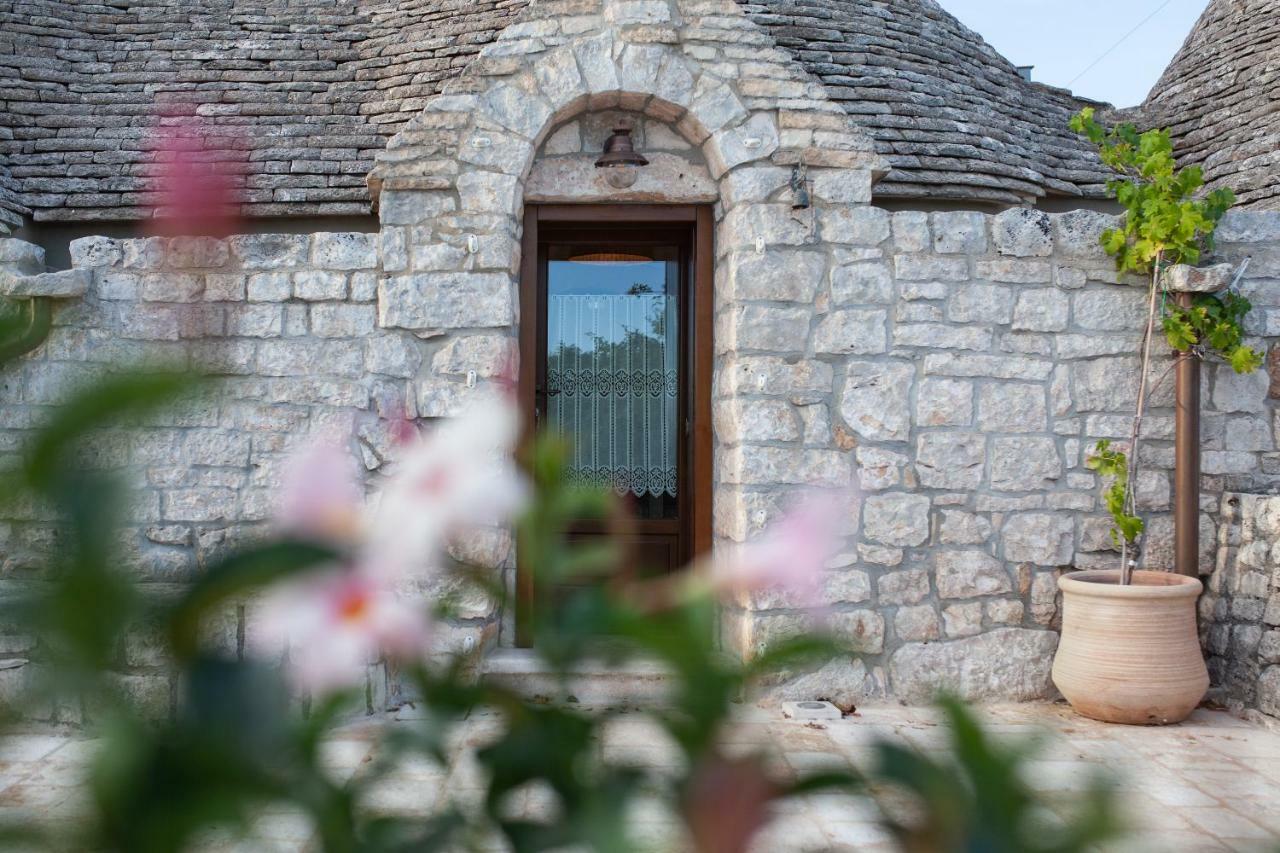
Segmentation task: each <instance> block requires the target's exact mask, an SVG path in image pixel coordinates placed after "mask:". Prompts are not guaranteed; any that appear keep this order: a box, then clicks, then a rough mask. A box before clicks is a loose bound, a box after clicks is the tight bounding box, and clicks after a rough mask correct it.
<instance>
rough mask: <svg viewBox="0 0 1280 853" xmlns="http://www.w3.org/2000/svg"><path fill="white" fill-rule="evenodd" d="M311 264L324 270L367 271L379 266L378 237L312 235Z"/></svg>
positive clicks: (332, 234) (334, 234)
mask: <svg viewBox="0 0 1280 853" xmlns="http://www.w3.org/2000/svg"><path fill="white" fill-rule="evenodd" d="M311 263H313V264H314V265H315V266H316V267H318V268H319V269H322V270H365V269H373V268H374V267H376V266H377V265H378V235H377V234H362V233H356V232H346V233H333V232H320V233H318V234H314V235H312V241H311Z"/></svg>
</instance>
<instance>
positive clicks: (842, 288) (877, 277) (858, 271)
mask: <svg viewBox="0 0 1280 853" xmlns="http://www.w3.org/2000/svg"><path fill="white" fill-rule="evenodd" d="M831 301H832V303H833V304H835V305H884V304H888V303H890V302H892V301H893V280H892V279H891V278H890V276H889V268H888V267H887V266H885V265H884V264H852V265H850V266H841V267H837V268H835V269H834V270H832V271H831Z"/></svg>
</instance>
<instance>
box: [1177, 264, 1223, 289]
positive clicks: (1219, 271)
mask: <svg viewBox="0 0 1280 853" xmlns="http://www.w3.org/2000/svg"><path fill="white" fill-rule="evenodd" d="M1235 269H1236V268H1235V265H1234V264H1214V265H1213V266H1210V267H1193V266H1191V265H1190V264H1174V265H1173V266H1171V267H1169V268H1168V269H1167V270H1165V271H1164V286H1165V287H1166V288H1168V289H1169V290H1171V291H1173V292H1174V293H1217V292H1218V291H1220V290H1226V289H1227V286H1228V285H1230V284H1231V278H1232V276H1233V275H1234V274H1235Z"/></svg>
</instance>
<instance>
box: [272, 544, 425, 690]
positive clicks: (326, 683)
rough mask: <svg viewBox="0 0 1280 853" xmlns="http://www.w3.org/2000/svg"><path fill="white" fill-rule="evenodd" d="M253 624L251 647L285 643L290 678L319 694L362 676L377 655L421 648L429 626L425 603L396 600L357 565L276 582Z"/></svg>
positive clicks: (403, 656)
mask: <svg viewBox="0 0 1280 853" xmlns="http://www.w3.org/2000/svg"><path fill="white" fill-rule="evenodd" d="M257 625H258V631H257V632H256V633H255V634H251V639H252V641H253V645H254V651H255V652H257V653H258V654H262V655H278V654H279V653H281V652H282V651H284V650H286V649H287V650H288V666H287V669H286V672H287V674H288V676H289V679H290V681H291V682H292V683H293V685H294V686H295V687H296V688H298V689H300V690H303V691H308V692H313V693H321V694H323V693H329V692H333V691H335V690H341V689H344V688H349V687H356V686H359V685H361V684H363V683H364V678H365V670H366V668H367V666H368V665H369V664H370V663H372V662H374V661H376V660H378V659H379V658H380V657H383V656H386V657H389V658H392V659H399V660H410V659H414V658H418V657H420V656H422V655H424V654H425V653H426V651H427V641H428V639H429V638H430V634H431V624H430V619H429V617H428V615H427V611H426V609H425V608H424V607H422V606H421V605H419V606H418V607H414V606H412V605H410V604H409V603H408V602H405V601H403V600H401V599H400V598H399V597H398V596H397V595H396V593H395V591H394V589H392V588H391V587H390V586H389V585H388V584H387V583H386V579H385V577H383V576H382V575H381V574H380V573H377V572H371V571H368V570H367V569H366V568H364V567H361V566H356V567H355V568H336V569H331V570H328V571H324V572H322V573H320V574H315V575H311V576H308V577H306V578H303V579H301V580H298V581H293V582H290V583H285V584H281V585H279V586H277V587H275V588H273V589H272V590H271V591H270V592H269V593H268V594H267V596H266V597H265V598H264V599H263V601H262V603H261V616H260V619H259V621H258V622H257Z"/></svg>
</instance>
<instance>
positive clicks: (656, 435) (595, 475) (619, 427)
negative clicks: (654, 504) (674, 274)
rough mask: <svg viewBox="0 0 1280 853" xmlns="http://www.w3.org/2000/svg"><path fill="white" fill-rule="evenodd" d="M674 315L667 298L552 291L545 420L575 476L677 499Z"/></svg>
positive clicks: (635, 492)
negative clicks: (566, 448)
mask: <svg viewBox="0 0 1280 853" xmlns="http://www.w3.org/2000/svg"><path fill="white" fill-rule="evenodd" d="M676 311H677V309H676V302H675V299H673V298H671V297H669V296H666V295H663V294H652V293H642V294H625V295H596V294H565V295H556V294H552V295H550V296H549V298H548V304H547V387H548V391H549V392H550V396H549V398H548V421H549V425H550V427H551V429H552V431H554V432H556V433H558V434H560V435H562V436H564V437H565V438H567V439H569V440H570V441H571V442H572V446H573V455H572V457H571V460H570V466H569V474H570V477H571V478H573V479H574V480H575V481H577V482H582V483H589V484H593V485H597V486H602V487H611V488H613V489H615V490H616V491H617V492H619V493H628V492H629V493H631V494H633V495H635V496H636V497H643V496H645V495H652V496H654V497H661V496H662V495H671V496H673V497H674V496H675V494H676V442H677V437H676V436H677V434H676V428H677V423H676V417H677V412H676V403H677V391H678V377H677V365H678V360H677V356H678V353H679V347H678V346H677V341H678V334H679V330H678V328H677V326H678V325H679V322H678V315H677V313H676Z"/></svg>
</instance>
